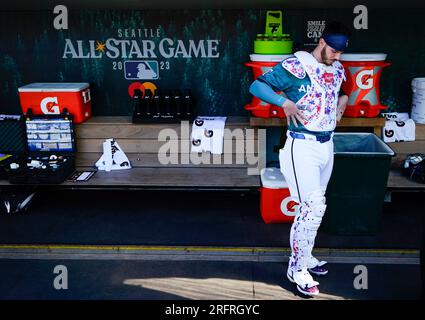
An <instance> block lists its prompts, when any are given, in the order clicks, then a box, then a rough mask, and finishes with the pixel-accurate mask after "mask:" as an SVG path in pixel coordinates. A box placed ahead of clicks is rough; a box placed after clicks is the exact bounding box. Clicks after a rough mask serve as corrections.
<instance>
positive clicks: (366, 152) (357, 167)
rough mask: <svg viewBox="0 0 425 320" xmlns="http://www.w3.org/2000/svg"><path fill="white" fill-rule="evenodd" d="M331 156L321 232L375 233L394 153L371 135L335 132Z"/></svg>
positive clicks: (378, 224) (377, 228)
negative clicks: (332, 163) (330, 169)
mask: <svg viewBox="0 0 425 320" xmlns="http://www.w3.org/2000/svg"><path fill="white" fill-rule="evenodd" d="M334 154H335V162H334V168H333V172H332V176H331V179H330V181H329V184H328V188H327V191H326V202H327V209H326V213H325V216H324V217H323V223H322V228H323V229H322V230H323V231H325V232H326V233H329V234H337V235H373V234H376V233H377V232H378V231H379V227H380V225H381V217H382V207H383V203H384V197H385V190H386V186H387V180H388V174H389V170H390V165H391V158H392V157H393V156H394V155H395V153H394V151H393V150H392V149H391V148H390V147H389V146H388V145H387V144H386V143H384V142H383V141H382V140H381V139H380V138H378V137H377V136H376V135H375V134H373V133H335V135H334Z"/></svg>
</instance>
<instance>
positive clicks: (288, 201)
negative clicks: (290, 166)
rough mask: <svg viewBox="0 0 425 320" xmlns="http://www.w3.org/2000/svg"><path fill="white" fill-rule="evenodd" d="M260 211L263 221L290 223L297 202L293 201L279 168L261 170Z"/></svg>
mask: <svg viewBox="0 0 425 320" xmlns="http://www.w3.org/2000/svg"><path fill="white" fill-rule="evenodd" d="M261 185H262V187H261V189H260V212H261V217H262V218H263V221H264V222H265V223H292V222H293V221H294V217H295V212H296V206H297V205H298V203H297V202H295V201H293V200H292V198H291V195H290V193H289V189H288V185H287V183H286V181H285V178H284V177H283V174H282V172H281V171H280V169H279V168H264V169H262V170H261Z"/></svg>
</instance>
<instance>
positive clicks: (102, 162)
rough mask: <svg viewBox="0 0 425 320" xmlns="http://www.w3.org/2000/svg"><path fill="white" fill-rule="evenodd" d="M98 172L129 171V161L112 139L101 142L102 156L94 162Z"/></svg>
mask: <svg viewBox="0 0 425 320" xmlns="http://www.w3.org/2000/svg"><path fill="white" fill-rule="evenodd" d="M96 167H97V168H98V169H99V170H104V171H111V170H123V169H131V164H130V160H128V158H127V156H126V155H125V153H124V151H123V150H122V149H121V147H120V146H119V145H118V143H117V142H116V141H115V140H114V139H106V140H105V142H103V154H102V156H101V157H100V159H99V160H98V161H97V162H96Z"/></svg>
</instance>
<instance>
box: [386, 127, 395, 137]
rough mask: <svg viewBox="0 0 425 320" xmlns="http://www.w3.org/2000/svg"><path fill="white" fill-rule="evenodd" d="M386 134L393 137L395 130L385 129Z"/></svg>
mask: <svg viewBox="0 0 425 320" xmlns="http://www.w3.org/2000/svg"><path fill="white" fill-rule="evenodd" d="M385 136H386V137H387V138H392V137H393V136H394V130H387V129H385Z"/></svg>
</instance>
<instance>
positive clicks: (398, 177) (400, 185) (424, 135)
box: [388, 124, 425, 191]
mask: <svg viewBox="0 0 425 320" xmlns="http://www.w3.org/2000/svg"><path fill="white" fill-rule="evenodd" d="M388 145H389V146H390V147H391V149H393V150H394V152H395V153H396V156H395V157H394V158H393V159H392V162H391V171H390V176H389V178H388V188H389V189H390V190H398V191H425V184H423V183H417V182H414V181H411V180H409V179H408V178H406V177H405V176H403V175H402V173H401V170H400V168H401V167H402V164H403V161H404V159H406V156H407V155H408V154H411V153H425V124H416V139H415V141H406V142H389V143H388Z"/></svg>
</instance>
